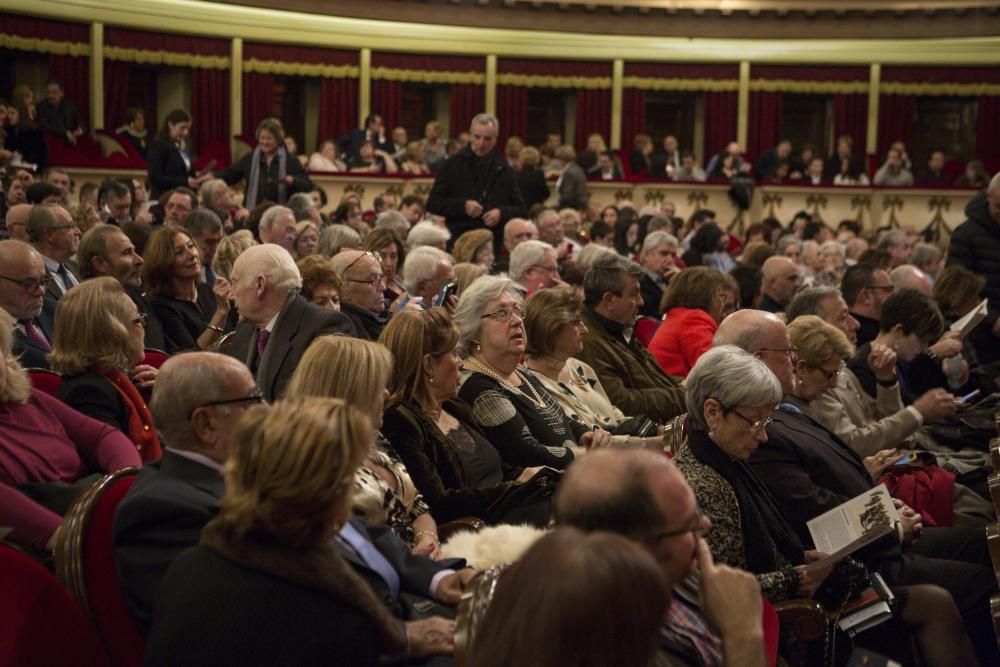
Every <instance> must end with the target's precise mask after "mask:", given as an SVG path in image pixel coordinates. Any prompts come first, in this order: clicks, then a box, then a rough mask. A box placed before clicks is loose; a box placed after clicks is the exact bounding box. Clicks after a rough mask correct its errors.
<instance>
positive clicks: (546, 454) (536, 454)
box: [453, 276, 611, 470]
mask: <svg viewBox="0 0 1000 667" xmlns="http://www.w3.org/2000/svg"><path fill="white" fill-rule="evenodd" d="M524 316H525V308H524V299H523V298H522V297H521V294H520V292H518V291H517V289H516V288H515V287H514V282H513V281H512V280H510V279H509V278H504V277H500V276H484V277H483V278H480V279H479V280H477V281H476V282H474V283H473V284H472V285H471V286H470V287H469V288H468V289H467V290H466V291H465V293H464V294H463V295H462V298H461V299H459V301H458V307H457V308H456V309H455V314H454V318H453V319H454V321H455V324H456V326H457V327H458V332H459V340H460V343H459V345H460V348H461V350H462V352H463V355H464V359H465V363H464V366H465V367H464V369H463V371H462V384H461V387H460V389H459V392H458V395H459V397H460V398H462V400H464V401H465V402H466V403H468V404H469V405H471V406H472V419H473V421H474V422H475V423H476V424H477V425H478V426H479V427H480V428H481V429H482V430H483V432H484V433H485V434H486V436H487V438H489V440H490V442H492V443H494V445H495V446H496V447H497V448H498V450H499V451H500V455H501V456H502V457H503V458H504V460H505V461H506V462H507V463H508V464H510V465H517V466H539V465H545V466H549V467H552V468H557V469H560V470H561V469H563V468H565V467H566V466H568V465H569V464H570V463H572V461H573V459H574V458H575V457H576V456H580V455H582V454H583V453H585V452H586V450H587V448H589V447H604V446H607V445H610V444H611V435H610V434H609V433H608V432H607V431H605V430H603V429H594V430H591V429H589V428H588V427H587V426H586V425H584V424H582V423H581V422H578V421H575V420H572V419H570V418H569V417H567V416H566V414H565V413H564V412H563V410H562V408H561V407H559V403H558V402H557V401H556V400H555V399H554V398H553V397H552V396H551V395H550V394H549V392H548V391H547V390H546V389H545V386H544V385H543V384H542V383H541V381H540V380H539V379H538V378H536V377H535V376H534V374H532V373H531V372H530V371H529V370H528V369H527V368H524V367H522V366H521V365H520V360H521V356H522V355H523V354H524V351H525V332H524Z"/></svg>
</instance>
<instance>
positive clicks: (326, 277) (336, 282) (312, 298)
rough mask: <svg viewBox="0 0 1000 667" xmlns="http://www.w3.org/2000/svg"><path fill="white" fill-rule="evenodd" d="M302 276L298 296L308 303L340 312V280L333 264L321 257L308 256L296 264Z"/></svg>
mask: <svg viewBox="0 0 1000 667" xmlns="http://www.w3.org/2000/svg"><path fill="white" fill-rule="evenodd" d="M296 266H298V267H299V273H301V275H302V290H301V291H300V294H302V297H303V298H304V299H306V300H307V301H308V302H309V303H312V304H315V305H317V306H321V307H323V308H329V309H330V310H336V311H338V312H339V311H340V286H341V283H340V278H338V277H337V271H336V269H335V268H334V266H333V262H331V261H330V259H329V258H328V257H323V256H322V255H310V256H309V257H306V258H304V259H300V260H299V261H298V262H296Z"/></svg>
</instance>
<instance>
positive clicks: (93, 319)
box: [49, 276, 137, 375]
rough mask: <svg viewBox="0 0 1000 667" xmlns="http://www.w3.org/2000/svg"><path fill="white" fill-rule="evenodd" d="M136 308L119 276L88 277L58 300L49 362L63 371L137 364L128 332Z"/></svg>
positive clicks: (72, 371) (73, 371)
mask: <svg viewBox="0 0 1000 667" xmlns="http://www.w3.org/2000/svg"><path fill="white" fill-rule="evenodd" d="M136 310H137V309H136V307H135V304H134V303H133V302H132V299H130V298H129V296H128V294H127V293H126V292H125V288H123V287H122V285H121V283H119V282H118V281H117V280H116V279H114V278H111V277H109V276H104V277H101V278H91V279H90V280H85V281H84V282H82V283H80V284H79V285H77V286H76V287H74V288H73V289H71V290H69V291H68V292H66V294H64V295H63V297H62V298H61V299H60V300H59V308H57V309H56V321H55V327H54V330H53V335H52V352H51V353H50V354H49V365H50V366H51V367H52V370H54V371H56V372H57V373H62V374H63V375H79V374H80V373H85V372H87V371H90V370H110V369H115V368H117V369H119V370H124V369H127V368H131V367H132V365H133V364H134V356H133V355H134V354H135V353H136V351H135V350H133V349H131V347H132V345H133V341H132V335H131V333H130V332H129V328H130V326H131V324H132V323H131V320H132V318H133V317H135V316H134V315H133V314H132V313H133V312H135V311H136Z"/></svg>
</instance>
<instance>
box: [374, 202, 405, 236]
mask: <svg viewBox="0 0 1000 667" xmlns="http://www.w3.org/2000/svg"><path fill="white" fill-rule="evenodd" d="M375 226H376V227H388V228H389V229H391V230H392V231H394V232H397V233H398V234H399V236H400V238H405V237H406V232H408V231H409V229H410V223H409V221H408V220H407V219H406V217H405V216H404V215H403V214H402V213H400V212H399V211H397V210H396V209H392V208H391V209H389V210H387V211H382V212H381V213H379V214H378V217H377V218H375Z"/></svg>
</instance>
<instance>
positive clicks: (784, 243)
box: [778, 234, 802, 255]
mask: <svg viewBox="0 0 1000 667" xmlns="http://www.w3.org/2000/svg"><path fill="white" fill-rule="evenodd" d="M790 245H797V246H799V248H801V247H802V239H800V238H799V237H798V236H796V235H795V234H785V235H784V236H782V237H781V238H780V239H778V254H779V255H784V254H785V249H786V248H788V246H790Z"/></svg>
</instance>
